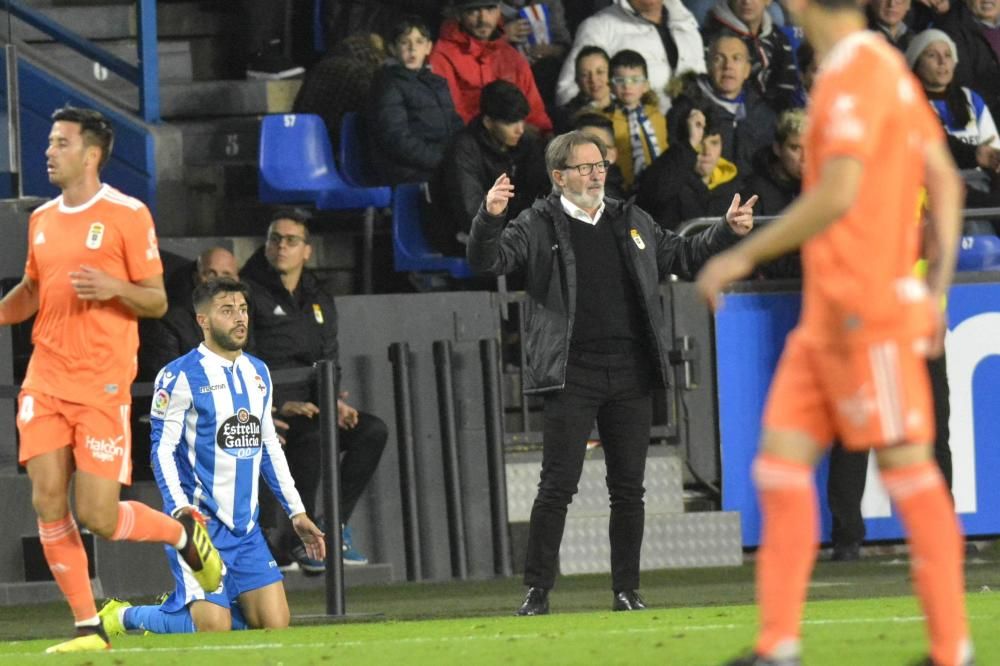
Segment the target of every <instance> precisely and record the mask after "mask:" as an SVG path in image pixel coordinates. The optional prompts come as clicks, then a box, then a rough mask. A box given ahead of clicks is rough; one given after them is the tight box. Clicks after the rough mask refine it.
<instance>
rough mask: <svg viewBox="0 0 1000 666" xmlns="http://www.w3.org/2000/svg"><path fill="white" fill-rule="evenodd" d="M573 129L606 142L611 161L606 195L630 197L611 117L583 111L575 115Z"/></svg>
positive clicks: (605, 180)
mask: <svg viewBox="0 0 1000 666" xmlns="http://www.w3.org/2000/svg"><path fill="white" fill-rule="evenodd" d="M573 129H575V130H580V131H581V132H583V133H584V134H586V135H587V136H589V137H591V138H594V139H599V140H600V141H601V143H603V144H604V147H605V148H606V149H607V156H606V157H605V159H606V160H607V161H608V162H611V164H610V165H609V166H608V173H607V176H605V178H604V196H606V197H611V198H612V199H619V200H621V201H625V199H627V198H628V196H627V195H626V194H625V177H624V176H622V170H621V167H620V166H618V149H617V148H616V147H615V127H614V125H613V124H612V123H611V119H610V118H608V117H607V116H605V115H602V114H600V113H595V112H593V111H583V112H580V113H578V114H576V115H575V116H573Z"/></svg>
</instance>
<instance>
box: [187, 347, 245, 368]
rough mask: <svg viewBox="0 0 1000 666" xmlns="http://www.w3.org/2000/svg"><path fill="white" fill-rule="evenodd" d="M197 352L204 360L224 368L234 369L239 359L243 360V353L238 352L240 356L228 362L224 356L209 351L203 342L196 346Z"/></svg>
mask: <svg viewBox="0 0 1000 666" xmlns="http://www.w3.org/2000/svg"><path fill="white" fill-rule="evenodd" d="M198 351H199V352H201V355H202V356H204V357H205V358H207V359H209V360H210V361H212V362H213V363H215V364H216V365H219V366H221V367H224V368H235V367H236V364H237V363H239V362H240V359H241V358H243V352H240V355H239V356H237V357H236V359H235V360H232V361H230V360H229V359H228V358H225V357H224V356H219V355H218V354H216V353H215V352H214V351H212V350H211V349H209V348H208V345H206V344H205V343H204V342H202V343H201V344H200V345H198Z"/></svg>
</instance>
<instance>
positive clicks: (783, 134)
mask: <svg viewBox="0 0 1000 666" xmlns="http://www.w3.org/2000/svg"><path fill="white" fill-rule="evenodd" d="M805 123H806V114H805V111H803V110H802V109H789V110H788V111H785V112H784V113H782V114H781V115H780V116H778V124H777V128H776V129H775V132H774V141H773V142H772V143H771V145H769V146H763V147H761V148H760V149H759V150H758V151H757V152H756V153H755V154H754V157H753V173H752V175H750V176H749V177H748V178H747V179H746V185H745V188H744V189H745V190H746V191H747V192H752V193H754V194H756V195H757V197H758V199H757V206H756V210H757V213H758V214H760V215H777V214H778V213H780V212H781V211H783V210H784V209H785V207H787V206H788V204H790V203H792V200H793V199H795V197H797V196H799V193H800V192H801V191H802V164H803V152H802V135H803V133H804V132H805Z"/></svg>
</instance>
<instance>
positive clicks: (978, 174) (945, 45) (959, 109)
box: [906, 29, 1000, 208]
mask: <svg viewBox="0 0 1000 666" xmlns="http://www.w3.org/2000/svg"><path fill="white" fill-rule="evenodd" d="M957 59H958V49H957V47H956V46H955V42H954V41H952V39H951V38H950V37H949V36H948V35H947V34H945V33H944V32H942V31H940V30H934V29H931V30H925V31H923V32H921V33H920V34H919V35H917V36H916V37H914V39H913V41H912V42H911V43H910V48H908V49H907V50H906V61H907V63H909V65H910V67H911V68H912V69H913V71H914V72H916V74H917V78H918V79H920V83H921V84H922V85H923V87H924V92H925V93H926V94H927V99H928V100H929V101H930V103H931V106H932V107H934V111H935V112H937V115H938V117H939V118H940V119H941V124H942V125H943V126H944V130H945V133H946V136H947V139H948V148H949V150H950V151H951V154H952V157H954V158H955V163H956V164H957V165H958V167H959V168H960V169H961V170H962V178H963V180H965V184H966V188H965V207H966V208H991V207H995V206H1000V136H998V133H997V127H996V123H995V122H994V120H993V115H992V114H991V113H990V109H989V107H987V106H986V103H985V102H984V101H983V98H982V97H980V96H979V94H978V93H976V92H975V91H974V90H970V89H969V88H966V87H964V86H959V85H957V84H956V83H955V82H954V75H955V63H956V60H957Z"/></svg>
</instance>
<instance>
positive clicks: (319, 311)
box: [313, 303, 323, 324]
mask: <svg viewBox="0 0 1000 666" xmlns="http://www.w3.org/2000/svg"><path fill="white" fill-rule="evenodd" d="M313 316H314V317H316V323H317V324H322V323H323V308H321V307H320V306H319V303H313Z"/></svg>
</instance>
